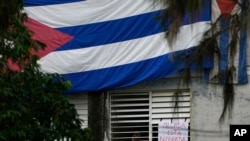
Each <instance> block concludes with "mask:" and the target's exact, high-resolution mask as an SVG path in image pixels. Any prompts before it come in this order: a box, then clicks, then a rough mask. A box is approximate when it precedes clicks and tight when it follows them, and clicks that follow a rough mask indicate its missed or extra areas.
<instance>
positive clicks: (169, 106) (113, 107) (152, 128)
mask: <svg viewBox="0 0 250 141" xmlns="http://www.w3.org/2000/svg"><path fill="white" fill-rule="evenodd" d="M109 96H110V97H109V100H110V140H111V141H132V136H133V134H134V133H139V134H140V136H139V137H137V138H138V139H139V140H140V141H142V140H143V141H144V140H146V141H157V139H158V123H159V122H160V120H166V119H171V120H176V119H181V120H182V119H183V120H186V121H187V122H189V118H190V92H188V91H183V92H182V93H181V94H180V95H179V97H178V105H177V107H178V108H176V109H175V106H176V105H175V101H174V92H173V91H172V92H171V91H139V92H109Z"/></svg>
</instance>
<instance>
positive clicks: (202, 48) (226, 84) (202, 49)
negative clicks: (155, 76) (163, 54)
mask: <svg viewBox="0 0 250 141" xmlns="http://www.w3.org/2000/svg"><path fill="white" fill-rule="evenodd" d="M155 1H156V2H160V3H161V4H162V5H164V6H165V7H166V10H165V11H164V12H163V14H162V15H161V17H160V19H161V21H162V25H163V27H165V29H166V31H167V32H166V38H167V40H168V41H169V43H170V45H171V43H172V42H173V41H174V40H175V39H176V37H177V35H178V32H179V27H180V26H181V23H182V21H183V19H184V15H185V14H189V15H190V17H191V19H190V20H191V21H192V20H195V17H196V15H197V14H199V10H200V9H201V7H202V5H203V4H204V1H205V0H178V1H176V0H155ZM231 1H232V3H237V4H238V5H239V6H240V11H241V14H238V13H236V14H229V15H223V14H222V15H221V16H219V17H218V18H217V20H216V21H214V22H212V23H211V28H210V29H209V30H207V32H205V33H204V35H203V39H202V41H201V42H200V44H199V45H198V47H197V48H196V52H195V53H194V54H191V55H192V56H193V57H190V56H187V57H186V59H187V60H188V61H186V66H187V68H186V69H184V70H183V74H182V79H183V82H184V83H185V84H188V82H189V81H190V78H191V77H190V69H189V68H190V67H191V66H192V65H193V64H195V65H196V66H197V67H198V68H202V65H203V64H202V63H203V62H204V61H203V60H204V58H209V59H211V60H212V59H214V58H215V59H217V60H220V59H221V54H222V52H221V51H220V48H219V46H218V40H217V39H218V36H219V35H220V34H221V33H223V32H224V31H230V32H231V37H230V38H231V40H230V42H229V44H228V50H229V64H228V68H227V69H226V70H221V71H219V72H218V73H217V75H215V76H214V77H213V78H212V80H214V79H217V80H219V84H221V85H222V86H223V98H224V108H223V111H222V114H221V117H220V121H221V122H223V121H224V117H225V114H226V113H227V112H229V116H231V114H230V113H231V111H232V108H233V102H234V95H235V92H234V82H233V79H234V77H236V76H235V75H234V74H235V71H236V67H235V66H234V64H233V62H234V60H235V59H236V58H235V56H236V55H235V53H236V48H237V45H236V43H237V42H239V37H238V33H239V32H241V31H246V30H247V29H248V28H247V26H249V23H250V22H248V19H249V16H250V15H249V14H248V13H249V2H248V1H247V0H242V1H238V0H231ZM223 18H226V20H228V21H229V22H230V23H231V24H230V25H227V26H225V27H223V28H222V29H217V25H218V21H219V20H221V19H223ZM166 21H170V22H169V23H166ZM175 57H176V56H175ZM175 57H174V58H175ZM177 59H178V56H177Z"/></svg>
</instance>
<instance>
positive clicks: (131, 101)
mask: <svg viewBox="0 0 250 141" xmlns="http://www.w3.org/2000/svg"><path fill="white" fill-rule="evenodd" d="M148 109H149V93H147V92H131V93H122V92H121V93H110V122H111V131H110V132H111V140H112V141H126V140H129V141H131V138H132V135H133V133H134V132H136V131H139V132H140V134H141V139H142V138H148V135H149V124H148V123H149V110H148Z"/></svg>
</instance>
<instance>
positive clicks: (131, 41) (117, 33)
mask: <svg viewBox="0 0 250 141" xmlns="http://www.w3.org/2000/svg"><path fill="white" fill-rule="evenodd" d="M207 2H208V3H209V2H210V0H207ZM208 3H206V4H205V5H204V7H203V9H202V11H201V14H200V17H197V20H196V21H195V22H193V23H190V22H189V17H186V18H185V20H184V21H183V26H182V27H181V28H180V34H179V35H178V37H177V40H176V42H174V43H173V44H172V46H170V45H169V44H168V42H167V40H166V39H165V33H164V30H163V29H162V27H161V25H160V21H159V20H157V17H159V15H160V13H161V12H162V10H163V9H162V7H161V6H160V5H156V4H154V3H153V0H85V1H84V0H25V2H24V5H25V8H24V10H25V12H26V13H27V14H28V17H29V20H28V22H27V23H26V25H27V27H28V28H29V29H30V30H32V31H33V32H34V33H35V34H34V36H33V38H34V39H37V40H40V41H42V42H44V43H45V44H46V45H47V48H46V50H43V51H40V53H39V55H40V56H41V59H40V60H39V62H38V63H39V64H40V65H41V70H42V71H43V72H46V73H59V74H62V75H63V76H64V77H65V79H67V80H70V81H71V83H72V86H73V87H72V89H71V90H70V91H69V93H75V92H89V91H97V90H108V89H115V88H120V87H125V86H130V85H134V84H137V83H140V82H142V81H146V80H153V79H159V78H163V77H168V76H172V75H175V74H177V73H178V72H179V71H180V70H182V69H183V68H184V67H185V63H184V61H183V60H181V59H178V60H174V59H173V58H172V57H171V56H172V55H171V54H173V53H178V54H180V55H181V56H183V58H185V56H186V55H188V54H189V53H190V52H191V51H192V50H193V48H194V47H195V46H196V45H198V43H199V41H200V40H201V38H202V35H203V33H204V31H206V30H207V29H208V28H209V22H210V20H211V16H210V15H211V11H210V4H208ZM204 67H211V64H207V65H205V66H204Z"/></svg>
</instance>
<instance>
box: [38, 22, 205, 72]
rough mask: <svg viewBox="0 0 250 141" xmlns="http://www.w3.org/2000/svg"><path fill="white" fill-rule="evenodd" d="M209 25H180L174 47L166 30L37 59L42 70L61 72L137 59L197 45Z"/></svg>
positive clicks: (99, 67) (120, 63)
mask: <svg viewBox="0 0 250 141" xmlns="http://www.w3.org/2000/svg"><path fill="white" fill-rule="evenodd" d="M194 27H195V28H194ZM208 28H209V24H208V22H198V23H194V24H192V25H186V26H183V27H181V29H180V34H179V36H178V40H177V41H178V42H175V43H174V44H173V47H172V49H173V50H171V47H169V46H168V44H167V41H166V40H165V39H164V33H159V34H156V35H151V36H148V37H144V38H138V39H134V40H129V41H124V42H119V43H113V44H107V45H101V46H95V47H90V48H82V49H75V50H67V51H56V52H52V53H50V54H48V55H46V56H45V57H43V58H41V59H40V60H39V62H38V63H39V64H40V65H41V69H42V71H44V72H49V73H55V72H56V73H59V74H67V73H76V72H82V71H90V70H96V69H102V68H108V67H114V66H119V65H124V64H129V63H134V62H138V61H143V60H146V59H151V58H154V57H158V56H161V55H164V54H168V53H171V52H174V51H179V50H183V49H187V48H190V47H194V46H196V45H198V43H199V41H200V39H201V38H202V35H203V33H204V31H206V30H207V29H208Z"/></svg>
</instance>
